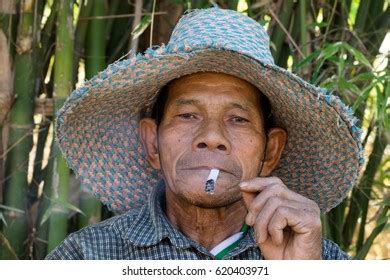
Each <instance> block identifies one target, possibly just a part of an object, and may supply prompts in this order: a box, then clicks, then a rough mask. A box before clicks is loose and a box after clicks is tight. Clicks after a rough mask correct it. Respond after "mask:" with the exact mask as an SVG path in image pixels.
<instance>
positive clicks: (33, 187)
mask: <svg viewBox="0 0 390 280" xmlns="http://www.w3.org/2000/svg"><path fill="white" fill-rule="evenodd" d="M57 4H58V0H55V1H54V2H53V4H52V7H51V12H50V15H49V17H48V19H47V21H46V23H45V26H44V27H43V29H42V32H41V34H42V35H41V44H40V45H41V47H40V49H39V51H38V58H39V59H37V70H36V72H37V78H36V82H37V83H38V84H39V85H40V86H39V88H40V89H43V88H44V78H45V76H46V73H47V70H48V66H49V63H48V60H49V59H47V57H48V56H50V53H51V51H50V45H51V43H52V41H51V37H52V36H51V35H52V34H53V29H54V27H55V20H56V5H57ZM34 111H35V110H34ZM35 113H36V112H35ZM42 118H43V119H42V122H41V124H40V125H39V133H38V141H37V150H36V153H35V160H34V169H33V177H32V181H31V184H30V186H29V196H30V203H32V202H33V201H35V200H36V199H37V198H38V196H37V195H38V186H39V184H40V183H41V181H42V179H44V177H43V173H42V160H43V150H44V147H45V143H46V140H47V135H48V130H49V125H50V122H51V118H49V119H46V116H45V115H43V116H42Z"/></svg>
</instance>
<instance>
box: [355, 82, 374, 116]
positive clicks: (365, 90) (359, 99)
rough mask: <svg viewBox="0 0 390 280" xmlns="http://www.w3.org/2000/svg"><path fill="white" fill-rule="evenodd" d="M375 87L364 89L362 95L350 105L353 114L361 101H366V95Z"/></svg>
mask: <svg viewBox="0 0 390 280" xmlns="http://www.w3.org/2000/svg"><path fill="white" fill-rule="evenodd" d="M374 86H375V84H371V85H369V86H368V87H366V88H365V89H364V90H363V92H362V94H361V95H360V96H359V97H358V98H357V99H356V101H355V102H354V103H353V105H352V110H353V111H354V112H355V111H356V109H357V108H359V106H360V104H362V103H363V101H365V100H367V98H368V95H369V94H370V91H371V90H372V88H373V87H374Z"/></svg>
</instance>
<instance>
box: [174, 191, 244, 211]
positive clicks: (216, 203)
mask: <svg viewBox="0 0 390 280" xmlns="http://www.w3.org/2000/svg"><path fill="white" fill-rule="evenodd" d="M179 196H181V199H184V200H186V201H187V203H189V204H192V205H194V206H197V207H200V208H206V209H213V208H222V207H228V206H231V205H232V204H234V203H236V202H238V201H239V200H241V195H240V194H238V195H230V196H226V195H217V194H206V193H205V194H204V195H201V196H196V195H193V196H191V195H188V194H186V195H179Z"/></svg>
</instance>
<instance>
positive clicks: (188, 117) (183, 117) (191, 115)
mask: <svg viewBox="0 0 390 280" xmlns="http://www.w3.org/2000/svg"><path fill="white" fill-rule="evenodd" d="M178 116H179V117H180V118H182V119H186V120H191V119H195V115H194V114H191V113H184V114H180V115H178Z"/></svg>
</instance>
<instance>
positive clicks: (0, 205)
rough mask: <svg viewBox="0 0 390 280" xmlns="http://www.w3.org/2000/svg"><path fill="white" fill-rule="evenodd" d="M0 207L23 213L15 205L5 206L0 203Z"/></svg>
mask: <svg viewBox="0 0 390 280" xmlns="http://www.w3.org/2000/svg"><path fill="white" fill-rule="evenodd" d="M0 209H4V210H8V211H14V212H17V213H20V214H24V211H23V210H21V209H18V208H15V207H10V206H6V205H3V204H0Z"/></svg>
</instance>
